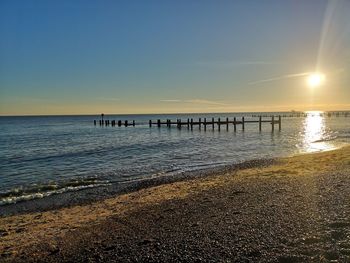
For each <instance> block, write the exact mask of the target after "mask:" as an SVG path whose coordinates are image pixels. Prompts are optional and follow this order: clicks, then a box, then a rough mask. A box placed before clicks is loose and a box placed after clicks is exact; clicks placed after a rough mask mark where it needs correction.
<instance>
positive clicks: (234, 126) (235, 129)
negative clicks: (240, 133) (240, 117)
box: [233, 117, 237, 132]
mask: <svg viewBox="0 0 350 263" xmlns="http://www.w3.org/2000/svg"><path fill="white" fill-rule="evenodd" d="M233 130H234V131H235V132H236V131H237V126H236V117H234V118H233Z"/></svg>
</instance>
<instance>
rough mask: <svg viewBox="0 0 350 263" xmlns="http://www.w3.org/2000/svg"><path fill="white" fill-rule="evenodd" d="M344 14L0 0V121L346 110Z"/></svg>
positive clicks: (268, 7)
mask: <svg viewBox="0 0 350 263" xmlns="http://www.w3.org/2000/svg"><path fill="white" fill-rule="evenodd" d="M349 14H350V1H346V0H344V1H326V0H318V1H302V0H299V1H298V0H291V1H288V0H283V1H280V0H275V1H273V0H255V1H254V0H252V1H246V0H242V1H223V0H219V1H214V0H213V1H204V0H197V1H191V0H186V1H185V0H178V1H175V0H174V1H166V0H159V1H145V0H143V1H106V0H105V1H97V0H96V1H88V0H84V1H77V0H71V1H65V0H62V1H46V0H45V1H40V0H35V1H31V0H22V1H18V0H2V1H0V114H1V115H11V114H19V115H20V114H90V113H99V112H107V113H152V112H155V113H156V112H220V111H255V110H267V111H268V110H291V109H301V110H304V109H305V110H307V109H315V110H317V109H321V110H326V109H345V108H347V109H350V87H349V84H350V79H349V70H350V29H349V28H350V26H349V25H350V16H349ZM318 70H319V71H322V72H323V73H324V74H325V75H326V81H325V83H323V85H321V86H320V87H317V89H316V88H315V89H312V90H311V89H310V87H308V86H307V85H306V81H305V77H306V76H304V75H303V74H304V73H305V72H311V71H318ZM265 80H266V81H265Z"/></svg>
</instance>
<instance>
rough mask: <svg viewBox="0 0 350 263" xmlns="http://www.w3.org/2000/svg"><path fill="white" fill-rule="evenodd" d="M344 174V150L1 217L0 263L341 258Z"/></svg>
mask: <svg viewBox="0 0 350 263" xmlns="http://www.w3.org/2000/svg"><path fill="white" fill-rule="evenodd" d="M349 174H350V147H349V146H348V147H344V148H341V149H337V150H333V151H327V152H321V153H313V154H305V155H302V156H300V155H299V156H294V157H288V158H280V159H278V160H276V161H273V162H271V163H268V165H261V166H254V167H253V166H250V167H244V168H243V169H236V170H226V171H222V173H221V174H218V173H213V174H211V175H208V176H205V177H198V178H191V179H188V180H183V181H177V182H169V183H166V184H160V185H156V186H150V187H148V188H142V189H139V190H137V191H134V192H130V193H127V194H121V195H118V196H115V197H111V198H107V199H103V200H98V201H95V202H91V203H88V204H83V205H73V206H71V207H64V208H60V209H57V210H50V211H46V212H33V213H27V214H18V215H13V216H7V217H2V218H0V226H1V229H0V251H3V253H2V254H1V255H0V261H4V262H7V261H8V262H32V261H39V262H40V261H41V262H57V261H62V262H65V261H69V260H73V261H77V262H83V261H88V260H90V261H91V260H92V261H94V262H104V261H108V260H112V259H115V261H116V262H126V261H131V262H142V261H145V260H147V259H148V260H147V261H149V262H159V261H167V260H168V261H169V260H172V261H174V260H176V259H177V260H176V261H186V260H187V261H194V260H199V259H203V261H210V259H212V260H213V259H217V260H218V261H225V260H226V261H227V260H230V261H233V262H241V261H248V260H253V261H263V262H320V261H321V260H322V259H324V260H325V262H327V261H329V260H340V261H339V262H347V261H346V260H349V259H350V258H349V257H350V245H349V244H350V206H349V205H348V200H349V198H350V190H349V185H350V177H349ZM283 260H284V261H283ZM288 260H289V261H288ZM321 262H322V261H321Z"/></svg>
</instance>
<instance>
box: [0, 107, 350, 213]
mask: <svg viewBox="0 0 350 263" xmlns="http://www.w3.org/2000/svg"><path fill="white" fill-rule="evenodd" d="M288 114H289V113H288ZM288 114H287V113H285V112H284V113H283V112H282V113H279V112H273V113H266V112H264V113H220V114H210V113H205V114H204V113H203V114H170V115H169V114H168V115H108V114H106V115H105V116H104V118H105V119H109V120H116V121H118V120H122V121H123V122H124V120H128V121H129V122H130V121H132V120H135V123H136V125H135V127H132V126H129V127H124V126H122V127H118V126H115V127H112V126H102V127H101V126H100V125H99V123H98V121H99V120H100V118H101V116H100V115H94V116H93V115H91V116H87V115H83V116H6V117H5V116H3V117H0V209H1V207H3V208H4V207H5V206H7V205H10V204H15V203H20V202H27V201H28V200H35V199H44V198H47V197H49V196H53V195H56V196H59V195H62V194H64V193H66V192H74V191H81V190H83V189H90V188H99V187H105V186H109V185H119V184H120V185H121V184H125V183H128V182H137V181H139V180H143V181H144V180H149V179H152V178H158V177H167V176H172V177H176V176H179V175H181V174H183V173H191V172H195V171H199V170H206V169H216V168H217V169H219V168H222V167H225V166H228V165H230V166H232V165H235V164H240V163H242V162H245V161H249V160H256V159H265V158H266V159H270V158H276V157H286V156H293V155H298V154H305V153H312V152H319V151H328V150H332V149H336V148H339V147H342V146H344V145H348V144H349V143H350V114H348V116H347V117H345V115H340V116H338V117H337V116H336V115H334V114H332V115H331V116H328V115H327V114H324V113H322V112H308V113H307V114H301V115H300V116H299V117H296V116H297V115H296V114H294V115H290V114H289V115H288ZM259 115H263V116H265V117H263V118H262V119H263V120H270V119H271V118H270V117H266V116H270V115H275V116H278V115H282V128H281V131H279V129H278V125H276V126H275V130H274V131H272V127H271V123H263V124H262V130H261V131H259V125H258V123H246V125H245V129H244V130H242V127H241V126H240V125H238V126H237V131H234V129H233V125H232V124H230V126H229V129H228V130H226V126H225V125H223V126H222V127H221V130H220V131H219V130H218V128H217V126H215V128H214V129H212V127H211V126H208V127H207V129H206V130H204V128H203V127H202V128H201V129H199V127H198V126H195V127H193V130H191V129H190V128H187V127H186V126H184V127H182V128H181V129H178V128H177V127H176V126H175V125H174V126H173V127H171V128H167V127H166V126H163V127H161V128H158V127H156V125H153V126H152V127H149V124H148V122H149V120H150V119H152V120H153V121H156V120H157V119H162V120H166V119H171V120H173V121H176V119H182V120H183V121H185V120H187V119H188V118H193V119H194V120H195V121H196V120H198V118H202V120H203V118H207V120H209V119H211V118H215V119H217V118H221V120H224V119H226V118H229V119H230V120H233V118H234V117H236V118H237V120H241V118H242V116H244V117H245V120H257V119H258V117H256V116H259ZM253 116H254V117H253ZM94 120H97V125H96V126H95V125H94Z"/></svg>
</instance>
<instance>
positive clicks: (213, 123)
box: [211, 118, 215, 130]
mask: <svg viewBox="0 0 350 263" xmlns="http://www.w3.org/2000/svg"><path fill="white" fill-rule="evenodd" d="M211 121H212V125H213V130H214V129H215V126H214V125H215V122H214V118H211Z"/></svg>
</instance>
